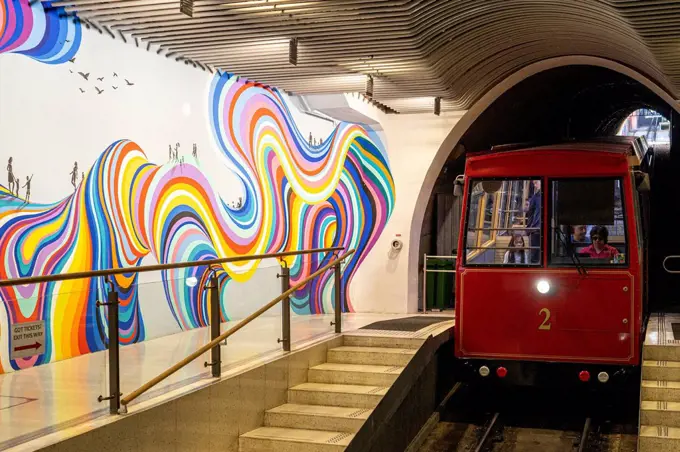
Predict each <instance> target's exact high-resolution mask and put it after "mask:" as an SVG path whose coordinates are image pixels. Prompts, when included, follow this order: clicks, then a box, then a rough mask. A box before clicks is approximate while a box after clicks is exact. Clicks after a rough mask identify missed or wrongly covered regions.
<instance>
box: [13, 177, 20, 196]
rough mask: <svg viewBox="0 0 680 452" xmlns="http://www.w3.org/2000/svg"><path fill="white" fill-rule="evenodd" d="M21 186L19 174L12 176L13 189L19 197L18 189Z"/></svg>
mask: <svg viewBox="0 0 680 452" xmlns="http://www.w3.org/2000/svg"><path fill="white" fill-rule="evenodd" d="M20 188H21V186H20V185H19V176H15V177H14V189H15V193H14V194H15V195H16V197H17V198H18V197H19V189H20Z"/></svg>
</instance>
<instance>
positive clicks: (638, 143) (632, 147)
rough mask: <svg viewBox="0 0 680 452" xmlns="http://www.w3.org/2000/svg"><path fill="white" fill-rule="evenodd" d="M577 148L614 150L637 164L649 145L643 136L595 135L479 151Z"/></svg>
mask: <svg viewBox="0 0 680 452" xmlns="http://www.w3.org/2000/svg"><path fill="white" fill-rule="evenodd" d="M569 149H572V150H578V151H594V152H615V153H622V154H626V156H627V157H628V163H629V165H630V166H639V165H640V163H641V162H642V159H643V158H644V156H645V154H646V153H647V150H648V149H649V145H648V143H647V140H646V139H645V137H626V136H613V137H596V138H590V139H586V140H579V141H567V142H561V143H553V144H541V145H536V144H535V143H514V144H503V145H498V146H492V147H491V149H490V150H489V151H486V152H482V153H479V154H478V155H482V154H492V153H498V152H508V151H539V150H569Z"/></svg>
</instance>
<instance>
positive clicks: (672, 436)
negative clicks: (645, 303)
mask: <svg viewBox="0 0 680 452" xmlns="http://www.w3.org/2000/svg"><path fill="white" fill-rule="evenodd" d="M661 321H662V322H663V319H661ZM648 329H649V328H648ZM659 334H661V335H662V336H664V337H663V339H662V340H659ZM649 336H650V334H649V331H648V338H647V339H648V340H647V341H645V345H644V347H643V362H642V384H641V390H640V393H641V395H640V431H639V435H638V450H639V451H640V452H666V451H679V450H680V341H676V340H671V339H666V334H665V331H664V328H663V327H662V328H661V331H659V332H657V334H656V335H652V337H651V339H650V337H649Z"/></svg>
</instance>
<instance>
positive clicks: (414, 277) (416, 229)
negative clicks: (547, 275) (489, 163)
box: [407, 55, 680, 312]
mask: <svg viewBox="0 0 680 452" xmlns="http://www.w3.org/2000/svg"><path fill="white" fill-rule="evenodd" d="M569 67H585V68H598V69H600V70H608V71H610V72H612V73H615V74H618V76H621V77H625V78H627V79H629V80H630V81H632V82H637V85H638V86H641V87H643V88H645V89H647V90H649V92H651V94H653V96H654V97H655V98H656V99H657V101H656V102H653V103H647V104H645V102H643V101H640V102H639V103H634V102H632V103H630V105H628V106H622V107H621V108H620V109H618V110H616V109H615V111H614V112H613V113H612V114H611V117H609V118H605V119H604V120H603V121H601V122H602V124H600V125H599V126H598V127H599V128H600V129H599V130H600V132H601V133H611V134H612V135H613V134H615V133H616V132H615V131H612V130H613V129H614V128H615V127H616V126H617V125H618V124H620V123H621V122H622V121H623V120H624V119H625V118H626V116H627V115H628V114H630V113H631V112H632V111H634V110H636V109H637V108H638V107H639V106H642V104H645V105H644V106H647V107H651V108H652V109H654V110H656V111H659V112H660V113H661V114H664V115H668V116H670V112H671V109H672V110H675V112H679V113H680V102H678V100H676V99H674V98H673V96H672V95H671V94H670V93H669V92H668V91H666V90H665V89H664V88H662V85H661V84H660V83H658V82H656V81H655V80H653V79H651V78H649V77H648V76H647V75H645V74H643V73H641V72H638V71H636V70H634V69H632V68H630V67H628V66H625V65H623V64H621V63H618V62H615V61H612V60H607V59H604V58H598V57H591V56H585V55H573V56H566V57H557V58H551V59H546V60H543V61H540V62H537V63H533V64H531V65H528V66H526V67H524V68H522V69H519V70H518V71H516V72H515V73H513V74H512V75H510V76H509V77H507V78H506V79H504V80H503V81H502V82H501V83H499V84H498V85H496V86H494V87H493V88H492V89H490V90H489V91H488V92H487V93H486V94H484V95H483V96H482V97H481V98H480V99H479V100H477V101H476V102H475V103H474V104H473V105H472V107H471V108H470V109H469V110H468V111H467V112H465V114H464V115H463V116H462V117H461V119H460V120H459V121H458V122H457V123H456V124H455V125H454V126H453V128H452V129H451V131H450V132H449V134H448V135H447V137H446V138H445V139H444V141H443V142H442V143H441V145H440V146H439V149H438V150H437V152H436V154H435V156H434V158H433V160H432V162H431V163H430V167H429V168H428V170H427V173H426V175H425V178H424V180H423V184H422V186H421V188H420V191H419V193H418V198H417V201H416V203H415V208H414V212H413V216H412V219H411V227H410V237H409V253H408V275H409V277H408V294H407V306H408V311H409V312H414V311H417V309H418V290H419V277H418V274H419V270H420V269H419V268H418V261H419V256H420V254H421V252H420V235H421V232H422V225H423V220H424V218H425V211H426V208H427V204H428V199H429V197H430V195H431V193H432V191H433V189H434V185H435V182H436V180H437V178H438V176H439V174H440V172H441V170H442V168H443V167H444V166H445V165H446V164H447V162H448V161H449V159H450V156H451V155H452V154H453V151H454V149H456V147H457V146H459V145H465V144H466V143H464V142H463V139H464V138H465V137H466V134H468V133H469V131H470V130H471V129H473V127H474V126H475V123H476V122H477V121H478V120H479V119H480V118H481V117H482V116H483V115H484V114H485V113H487V114H488V112H490V111H491V109H492V108H493V106H494V104H495V103H496V102H498V101H499V100H500V99H502V97H503V96H504V95H505V94H506V93H509V92H510V91H511V90H512V89H513V88H515V87H517V86H518V85H520V84H521V83H522V82H524V81H527V80H530V79H532V78H533V77H535V76H538V75H540V74H543V73H547V72H548V71H551V70H555V69H559V68H569ZM591 125H592V124H591ZM467 138H468V140H467V141H468V143H467V145H468V146H470V145H471V146H472V147H473V148H474V147H480V146H482V144H481V143H479V142H478V141H477V142H475V140H474V138H473V139H472V141H471V140H470V139H469V138H470V137H469V136H468V137H467ZM545 138H548V137H545ZM555 138H556V137H555ZM492 144H499V143H492ZM482 147H483V146H482ZM459 149H460V148H459ZM473 150H478V149H473ZM456 153H458V152H456Z"/></svg>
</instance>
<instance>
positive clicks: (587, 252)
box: [579, 226, 619, 262]
mask: <svg viewBox="0 0 680 452" xmlns="http://www.w3.org/2000/svg"><path fill="white" fill-rule="evenodd" d="M608 240H609V231H608V230H607V228H606V227H604V226H594V227H593V228H592V229H591V230H590V241H591V242H592V244H591V245H590V246H587V247H585V248H583V249H582V250H581V251H579V254H580V255H583V256H587V257H590V258H595V259H614V260H615V262H618V255H619V250H617V249H616V248H614V247H613V246H611V245H609V244H608V243H607V241H608Z"/></svg>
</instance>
